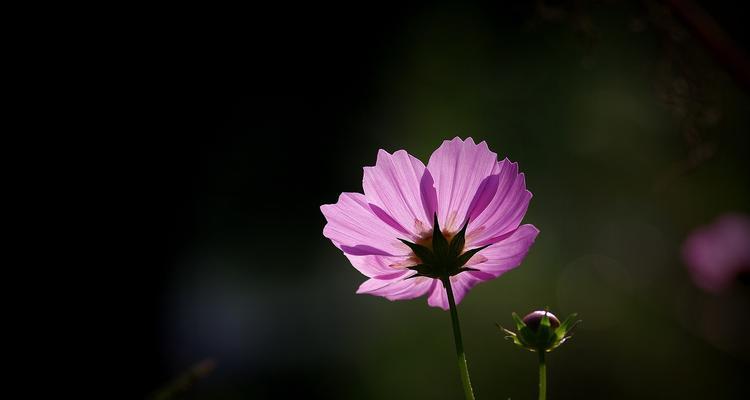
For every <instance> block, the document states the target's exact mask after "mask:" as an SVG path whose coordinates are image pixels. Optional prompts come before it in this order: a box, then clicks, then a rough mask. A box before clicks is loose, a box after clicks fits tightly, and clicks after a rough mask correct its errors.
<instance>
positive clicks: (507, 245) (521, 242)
mask: <svg viewBox="0 0 750 400" xmlns="http://www.w3.org/2000/svg"><path fill="white" fill-rule="evenodd" d="M538 234H539V229H537V228H536V227H535V226H534V225H530V224H526V225H521V226H519V227H518V229H516V230H515V231H513V232H512V233H510V234H508V235H507V237H505V238H503V239H502V240H500V241H499V242H497V243H495V244H493V245H491V246H489V247H487V248H486V249H484V250H482V251H480V252H479V253H477V255H475V256H474V258H477V257H479V256H481V257H484V258H485V261H484V262H481V263H478V264H473V265H472V266H471V267H472V268H475V269H478V270H479V271H481V272H484V273H487V274H490V275H492V276H493V277H495V278H497V277H498V276H500V275H502V274H504V273H505V272H508V271H510V270H511V269H513V268H515V267H517V266H518V265H519V264H521V261H523V259H524V257H526V253H528V252H529V248H531V245H532V244H533V243H534V240H535V239H536V237H537V235H538Z"/></svg>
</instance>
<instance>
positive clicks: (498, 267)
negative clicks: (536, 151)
mask: <svg viewBox="0 0 750 400" xmlns="http://www.w3.org/2000/svg"><path fill="white" fill-rule="evenodd" d="M362 186H363V188H364V194H360V193H342V194H341V195H340V196H339V200H338V202H337V203H336V204H326V205H323V206H321V207H320V209H321V211H322V212H323V215H324V216H325V217H326V220H327V221H328V223H327V224H326V226H325V228H324V229H323V235H324V236H325V237H327V238H328V239H330V240H331V241H332V242H333V244H334V245H335V246H336V247H337V248H339V249H340V250H341V251H342V252H343V253H344V255H345V256H346V257H347V258H348V259H349V261H350V262H351V263H352V265H353V266H354V267H355V268H356V269H357V270H359V271H360V272H361V273H362V274H364V275H365V276H367V277H368V278H369V279H368V280H367V281H365V282H364V283H362V285H361V286H360V287H359V289H358V290H357V293H367V294H371V295H375V296H382V297H385V298H387V299H389V300H406V299H413V298H417V297H420V296H423V295H427V296H428V299H427V303H428V304H429V305H430V306H432V307H440V308H442V309H444V310H447V309H448V308H449V303H448V299H447V296H446V290H445V288H444V287H443V283H442V279H443V278H445V279H450V282H451V286H452V288H453V292H454V295H455V300H456V303H459V302H460V301H461V299H463V297H464V296H465V295H466V293H467V292H468V291H469V290H470V289H471V288H472V287H474V286H475V285H477V284H478V283H480V282H484V281H488V280H491V279H494V278H497V277H498V276H500V275H502V274H504V273H505V272H507V271H509V270H511V269H513V268H515V267H517V266H518V265H519V264H520V263H521V261H522V260H523V258H524V257H525V256H526V253H527V252H528V251H529V248H530V247H531V245H532V243H533V242H534V240H535V238H536V236H537V234H538V233H539V230H538V229H537V228H536V227H534V226H533V225H528V224H526V225H521V220H522V219H523V216H524V214H526V209H527V208H528V205H529V200H530V199H531V192H529V191H528V190H526V183H525V178H524V174H523V173H519V171H518V164H517V163H512V162H510V161H509V160H508V159H507V158H506V159H504V160H502V161H499V162H498V161H497V154H495V153H493V152H492V151H490V150H489V148H488V147H487V143H485V142H481V143H479V144H476V143H474V140H473V139H472V138H468V139H466V140H465V141H464V140H461V139H460V138H458V137H456V138H454V139H453V140H450V141H448V140H446V141H444V142H443V144H442V145H441V146H440V148H438V149H437V150H435V152H434V153H432V156H430V160H429V162H428V163H427V166H426V167H425V165H424V164H423V163H422V162H421V161H420V160H418V159H416V158H414V157H412V156H411V155H409V154H408V153H407V152H406V151H404V150H399V151H396V152H395V153H393V154H389V153H388V152H386V151H384V150H380V151H379V152H378V158H377V162H376V164H375V166H374V167H365V168H364V179H363V183H362Z"/></svg>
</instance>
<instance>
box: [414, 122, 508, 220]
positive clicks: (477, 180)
mask: <svg viewBox="0 0 750 400" xmlns="http://www.w3.org/2000/svg"><path fill="white" fill-rule="evenodd" d="M496 164H497V154H495V153H493V152H491V151H490V149H489V148H488V147H487V143H485V142H481V143H479V144H475V143H474V140H473V139H472V138H467V139H466V141H462V140H461V139H460V138H458V137H456V138H454V139H453V140H450V141H448V140H446V141H444V142H443V144H442V145H441V146H440V147H439V148H438V149H437V150H435V152H434V153H432V156H430V161H429V162H428V163H427V169H428V170H429V171H430V173H431V174H432V177H433V178H434V180H435V190H436V191H437V199H438V202H437V207H438V222H439V223H440V226H441V227H442V228H443V229H445V230H447V231H453V232H456V231H458V230H460V229H461V226H462V225H463V223H464V221H465V219H466V217H467V215H468V212H469V210H470V207H472V206H474V207H476V202H473V201H472V200H473V199H474V197H475V195H476V193H477V191H478V189H480V188H481V187H482V183H483V182H484V181H485V179H486V178H487V177H489V176H490V175H491V174H492V171H493V169H494V168H495V165H496ZM485 185H486V184H485ZM472 203H474V204H472Z"/></svg>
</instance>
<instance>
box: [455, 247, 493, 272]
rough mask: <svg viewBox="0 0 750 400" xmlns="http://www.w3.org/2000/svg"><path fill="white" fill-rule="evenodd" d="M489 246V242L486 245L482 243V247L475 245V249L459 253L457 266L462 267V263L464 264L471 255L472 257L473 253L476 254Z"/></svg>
mask: <svg viewBox="0 0 750 400" xmlns="http://www.w3.org/2000/svg"><path fill="white" fill-rule="evenodd" d="M489 246H490V245H489V244H488V245H484V246H482V247H477V248H476V249H471V250H469V251H467V252H466V253H464V254H461V255H460V256H459V257H458V266H459V267H462V266H463V265H464V264H466V263H467V262H469V260H470V259H471V257H474V254H477V253H478V252H480V251H482V250H484V249H486V248H487V247H489Z"/></svg>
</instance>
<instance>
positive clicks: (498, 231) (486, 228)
mask: <svg viewBox="0 0 750 400" xmlns="http://www.w3.org/2000/svg"><path fill="white" fill-rule="evenodd" d="M492 173H493V175H492V176H493V177H495V176H496V177H497V178H496V180H495V181H496V182H497V184H496V185H487V186H488V187H489V189H492V188H493V186H494V190H495V191H494V193H493V195H492V199H491V200H490V201H489V202H488V204H487V206H486V207H484V209H483V210H482V211H481V212H480V213H475V215H470V222H469V227H468V229H467V243H469V244H470V245H471V246H473V247H478V246H484V245H486V244H490V243H495V242H497V241H498V240H500V239H501V238H502V237H503V236H504V235H506V234H508V233H509V232H512V231H514V230H515V229H516V228H518V226H519V225H520V224H521V220H522V219H523V217H524V215H525V214H526V210H527V209H528V207H529V201H530V200H531V192H529V191H528V190H526V180H525V177H524V174H523V173H518V164H516V163H511V162H510V161H509V160H508V159H507V158H506V159H505V160H503V161H501V162H499V163H497V165H496V167H495V170H494V171H493V172H492Z"/></svg>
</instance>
